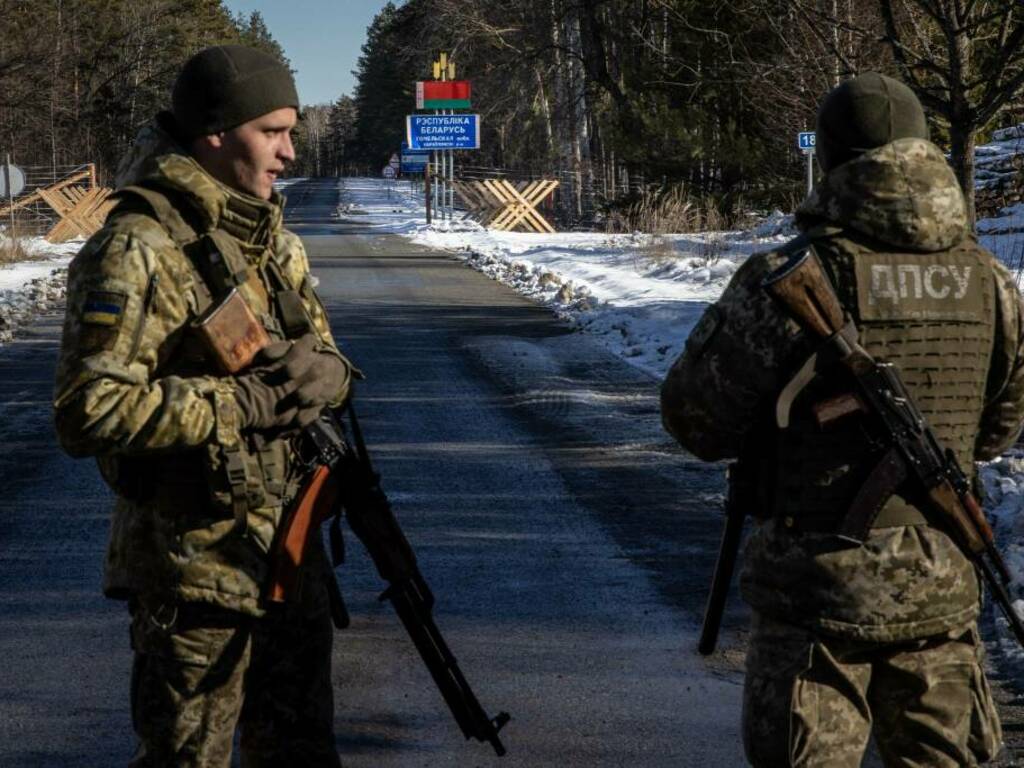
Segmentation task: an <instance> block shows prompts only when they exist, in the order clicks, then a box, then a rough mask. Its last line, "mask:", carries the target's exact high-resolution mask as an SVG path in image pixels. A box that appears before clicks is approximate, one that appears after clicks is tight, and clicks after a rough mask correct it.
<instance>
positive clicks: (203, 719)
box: [130, 604, 341, 768]
mask: <svg viewBox="0 0 1024 768" xmlns="http://www.w3.org/2000/svg"><path fill="white" fill-rule="evenodd" d="M333 632H334V628H333V625H332V624H331V619H330V614H329V613H323V614H318V615H315V616H312V617H306V618H300V619H297V620H287V621H286V620H284V619H283V618H264V619H255V618H252V617H246V616H242V615H240V614H236V613H234V612H230V611H224V610H222V609H217V608H206V607H202V606H195V605H188V604H186V605H182V606H179V607H177V608H175V607H171V608H168V607H166V606H161V607H159V608H158V609H156V610H149V609H147V608H145V607H142V606H134V607H133V610H132V626H131V636H132V648H133V650H134V651H135V660H134V665H133V668H132V689H131V698H132V721H133V725H134V727H135V732H136V734H137V736H138V739H139V745H138V748H137V750H136V754H135V756H134V758H133V759H132V761H131V763H130V766H131V768H156V767H157V766H159V767H160V768H164V767H167V768H170V767H171V766H173V767H174V768H199V767H200V766H201V767H202V768H222V767H223V768H228V766H230V765H231V750H232V741H233V738H234V733H235V729H236V727H237V728H238V729H239V731H240V747H241V764H242V766H244V767H245V768H271V767H275V768H276V767H278V766H280V767H282V768H283V766H296V765H301V766H309V767H311V768H338V766H340V765H341V762H340V760H339V758H338V754H337V751H336V749H335V744H334V732H333V721H334V702H333V691H332V688H331V644H332V640H333Z"/></svg>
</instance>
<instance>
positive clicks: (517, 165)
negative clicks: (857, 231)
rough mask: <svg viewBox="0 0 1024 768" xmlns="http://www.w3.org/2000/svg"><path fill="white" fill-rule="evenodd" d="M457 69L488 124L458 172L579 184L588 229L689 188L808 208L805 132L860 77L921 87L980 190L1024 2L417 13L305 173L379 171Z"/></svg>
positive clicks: (773, 0)
mask: <svg viewBox="0 0 1024 768" xmlns="http://www.w3.org/2000/svg"><path fill="white" fill-rule="evenodd" d="M442 50H443V51H447V52H449V54H450V55H451V56H452V58H453V60H454V61H455V62H456V65H457V67H458V72H457V76H458V77H460V78H467V79H469V80H471V81H472V85H473V111H474V112H478V113H480V114H481V120H482V148H481V149H480V150H479V151H477V152H473V153H469V152H467V153H460V156H459V160H458V162H460V163H462V164H463V165H472V166H488V167H493V168H500V169H507V170H509V171H516V172H519V173H521V174H534V175H551V174H554V173H557V174H559V178H560V179H561V181H562V184H563V192H567V193H566V194H563V195H561V201H562V206H563V209H565V210H563V214H566V215H567V217H568V218H570V219H572V218H576V219H583V220H587V219H593V218H594V216H595V213H596V214H597V215H598V216H600V215H601V213H602V209H603V210H604V212H605V213H607V212H608V210H609V207H611V209H613V210H614V208H615V207H616V205H618V206H619V208H620V209H622V207H623V204H627V203H629V202H631V201H635V200H636V199H637V197H638V195H640V191H639V188H640V187H642V188H644V189H647V190H659V189H660V190H662V194H665V195H666V196H668V195H669V193H670V192H671V197H672V198H673V199H678V195H679V185H682V187H683V189H684V190H685V195H686V196H687V197H688V198H691V199H693V200H697V201H705V202H706V201H711V202H712V203H713V204H714V207H715V208H716V209H717V210H718V211H719V212H721V213H725V214H726V215H731V214H732V213H733V212H735V211H737V210H741V209H744V208H749V207H751V206H756V207H764V206H768V205H782V206H784V207H787V208H791V207H792V205H793V203H794V202H795V201H797V200H798V199H800V198H801V197H802V196H803V192H804V185H805V181H804V178H805V171H804V168H805V162H804V160H803V158H802V157H801V156H800V154H799V152H798V151H797V148H796V133H797V132H798V131H800V130H809V129H813V127H814V121H815V114H816V110H817V105H818V103H819V101H820V99H821V97H822V96H823V95H824V94H825V93H826V92H827V91H828V90H829V89H830V88H831V87H832V86H834V85H835V84H837V83H838V82H840V81H841V80H842V79H844V78H847V77H850V76H852V75H855V74H857V73H860V72H865V71H872V70H873V71H880V72H884V73H887V74H890V75H893V76H895V77H897V78H899V79H901V80H903V81H904V82H907V83H908V84H909V85H911V86H912V87H913V88H914V90H915V91H916V92H917V93H918V95H919V96H920V98H921V100H922V102H923V103H924V105H925V107H926V110H927V112H928V115H929V119H930V122H931V128H932V134H933V138H934V139H935V140H936V141H937V142H938V143H939V144H940V145H942V146H943V147H944V148H945V149H946V150H947V151H950V153H951V162H952V164H953V166H954V170H956V172H957V174H958V177H959V178H960V179H961V183H962V184H963V186H964V187H965V188H966V189H973V176H974V169H973V147H974V144H975V142H976V141H977V140H978V139H979V137H984V135H985V132H986V131H989V130H991V129H992V128H995V127H999V126H1000V125H1003V124H1007V123H1010V122H1013V121H1017V120H1020V119H1021V118H1022V114H1021V101H1020V98H1019V94H1020V91H1021V86H1022V83H1024V5H1022V4H1021V3H1019V2H1008V0H972V2H968V3H961V2H946V1H945V0H718V1H717V2H707V0H502V2H500V3H495V2H491V1H490V0H407V1H406V2H404V3H388V4H387V5H386V6H385V7H384V8H383V10H381V12H380V13H379V14H377V16H376V18H375V19H374V20H373V22H372V24H371V25H370V27H369V30H368V34H367V39H366V42H365V44H364V45H363V49H362V56H361V57H360V59H359V63H358V67H357V73H356V74H357V76H358V83H357V86H356V90H355V93H354V94H352V99H351V100H350V99H347V98H346V99H343V100H342V101H340V102H339V103H338V104H337V105H335V106H333V107H332V106H329V105H328V106H326V107H325V108H324V114H323V115H322V118H321V121H320V122H321V123H322V124H323V126H324V127H323V136H324V139H323V149H322V151H319V152H314V150H315V149H316V147H317V146H319V144H317V143H316V142H314V144H313V145H311V146H309V147H307V153H306V156H305V159H304V162H307V161H308V160H309V158H310V157H312V155H311V154H310V153H314V154H315V155H316V157H317V162H318V164H319V168H320V169H321V171H322V172H323V171H326V172H331V171H333V170H334V169H336V168H338V167H340V165H342V164H344V163H348V164H349V165H351V164H353V163H362V164H364V166H365V167H366V168H367V169H368V170H372V171H374V172H377V171H378V170H379V168H380V166H381V165H382V164H383V163H385V162H386V160H387V158H388V156H389V155H390V154H391V153H392V152H394V151H395V150H396V149H397V148H398V147H399V145H400V142H401V140H402V138H403V132H404V116H405V115H406V114H409V113H410V112H411V111H413V104H414V90H413V88H414V82H415V81H416V80H417V79H421V80H422V79H428V78H429V77H430V74H431V73H430V62H431V61H432V60H433V59H434V58H435V57H436V55H437V53H438V52H439V51H442ZM307 168H308V162H307ZM654 194H655V195H657V194H658V193H657V191H655V192H654ZM698 208H700V206H698Z"/></svg>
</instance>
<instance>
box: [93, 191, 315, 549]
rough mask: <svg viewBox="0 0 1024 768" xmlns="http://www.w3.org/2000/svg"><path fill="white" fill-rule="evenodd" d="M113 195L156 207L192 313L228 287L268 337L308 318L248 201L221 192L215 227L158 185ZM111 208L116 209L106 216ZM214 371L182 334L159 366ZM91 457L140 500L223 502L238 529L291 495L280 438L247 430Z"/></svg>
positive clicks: (121, 489)
mask: <svg viewBox="0 0 1024 768" xmlns="http://www.w3.org/2000/svg"><path fill="white" fill-rule="evenodd" d="M118 196H119V197H120V198H121V200H122V202H121V206H124V207H123V208H121V210H122V211H138V210H144V211H145V212H146V213H147V214H150V215H153V216H155V217H156V219H157V220H158V221H159V222H160V224H161V226H162V227H163V228H164V230H165V231H166V232H167V233H168V235H169V236H170V237H171V239H172V240H173V241H174V243H175V244H176V245H177V246H178V247H179V248H180V249H181V250H182V252H183V253H184V254H185V255H186V257H187V258H188V262H189V264H190V266H191V269H192V272H193V286H192V290H193V292H194V293H193V303H194V305H195V308H196V316H197V317H198V316H201V315H202V314H203V313H204V312H205V311H206V310H207V309H209V308H210V307H211V306H212V305H213V304H215V303H216V302H218V301H219V300H220V299H221V298H223V297H224V296H225V295H226V294H227V293H228V292H229V291H230V290H231V289H232V288H236V289H238V291H239V293H241V295H242V297H243V298H244V299H245V301H246V303H247V304H248V305H249V308H250V309H251V310H252V311H253V314H254V315H255V316H256V317H257V318H258V319H259V320H260V322H261V324H262V325H263V327H264V328H265V329H266V331H267V334H268V335H269V336H270V338H271V339H272V340H275V341H277V340H282V339H288V338H297V337H298V336H301V335H302V334H304V333H306V332H307V331H308V330H309V329H310V328H312V327H313V326H312V321H311V319H310V318H309V316H308V313H307V312H306V310H305V307H304V305H303V303H302V301H301V299H300V298H299V294H298V292H297V291H296V290H295V289H294V288H293V287H292V286H290V285H289V284H288V282H287V280H286V279H285V277H284V271H283V269H282V268H281V266H280V265H279V264H278V263H277V262H276V261H275V259H276V254H275V253H274V252H273V249H272V248H270V242H269V238H270V236H271V235H272V233H271V232H270V231H269V228H264V229H265V231H262V232H261V231H258V229H256V230H254V228H253V227H252V225H251V222H253V221H256V220H258V219H259V217H258V209H256V208H255V207H254V206H250V205H249V204H247V203H245V202H244V201H243V200H240V199H236V198H229V199H228V205H227V208H226V210H225V212H224V215H222V216H221V218H220V219H219V221H218V222H217V228H216V229H212V230H209V231H202V232H200V231H197V230H199V229H200V227H199V226H193V223H192V222H191V221H186V219H185V217H184V216H183V215H182V211H185V210H187V207H186V206H185V205H182V204H179V205H175V203H174V202H173V201H172V200H171V199H169V198H168V195H167V194H166V193H165V192H164V191H159V190H155V189H152V188H150V187H144V186H133V187H127V188H125V189H122V190H119V191H118ZM179 202H180V201H179ZM121 206H119V207H121ZM118 212H119V211H118V210H117V209H115V211H114V212H113V213H112V214H111V215H112V216H114V215H117V214H118ZM264 221H265V219H264ZM243 238H245V239H243ZM214 371H216V367H215V366H214V364H213V362H212V361H211V360H210V358H209V353H208V352H207V351H206V349H205V348H204V347H203V345H202V344H201V342H200V340H199V339H198V338H197V337H196V336H195V335H194V334H191V333H186V334H185V336H184V338H183V339H182V341H181V342H180V348H179V349H178V350H177V351H176V353H175V354H174V355H172V356H171V358H170V359H169V360H168V361H167V363H166V364H165V365H164V366H162V367H161V370H160V371H159V375H161V376H168V375H176V376H183V377H188V376H199V375H210V374H211V373H212V372H214ZM99 463H100V471H101V473H102V474H103V476H104V478H105V479H106V480H107V481H108V483H110V484H111V486H112V487H113V488H114V490H115V491H117V492H118V493H120V494H121V495H123V496H126V497H128V498H136V499H139V500H141V499H142V498H145V496H146V495H155V494H156V493H161V492H164V493H166V492H170V493H174V494H175V495H176V496H180V497H182V498H183V499H191V500H198V499H196V497H197V496H203V497H205V500H206V501H207V502H209V503H212V505H213V507H214V511H216V510H218V509H219V510H224V511H228V510H231V511H232V512H233V514H234V517H235V522H236V526H237V527H238V528H239V529H244V527H245V525H246V516H247V514H248V513H250V512H252V511H254V510H257V509H260V508H275V507H279V506H281V505H282V504H283V503H284V502H285V501H286V500H287V499H288V498H290V497H291V496H293V495H294V493H295V492H296V490H297V486H298V482H299V478H298V477H296V476H295V473H294V472H293V471H292V470H293V467H292V453H291V448H290V446H289V444H288V443H287V442H286V441H284V440H264V439H262V438H261V437H260V436H259V435H258V434H255V433H251V434H248V435H243V439H242V440H241V441H239V443H238V444H237V445H236V446H234V447H231V448H228V447H225V446H222V445H219V444H217V443H214V442H211V443H209V444H208V445H207V446H206V447H205V448H204V449H199V450H196V451H190V452H186V453H184V454H177V455H173V456H166V457H164V456H160V457H132V458H125V457H105V458H102V459H100V460H99Z"/></svg>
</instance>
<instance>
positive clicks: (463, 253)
mask: <svg viewBox="0 0 1024 768" xmlns="http://www.w3.org/2000/svg"><path fill="white" fill-rule="evenodd" d="M1021 151H1024V125H1022V126H1019V127H1017V128H1013V129H1007V130H1006V131H1000V132H997V133H996V135H995V140H994V141H993V142H992V143H991V144H987V145H983V146H980V147H978V160H979V168H980V169H982V171H984V172H983V173H982V172H979V184H984V183H986V182H987V181H988V180H989V179H990V178H992V176H993V174H998V173H1005V172H1008V169H1009V168H1010V167H1011V166H1010V157H1012V155H1013V154H1014V153H1016V152H1021ZM299 180H300V179H282V180H279V181H277V182H276V183H275V187H276V188H277V189H279V190H287V188H288V187H289V186H291V184H294V183H295V182H297V181H299ZM338 215H339V219H340V220H341V221H347V222H358V223H359V224H360V225H361V228H363V229H365V230H367V231H374V230H376V231H379V232H381V233H382V234H384V233H394V234H402V235H405V236H407V237H409V238H410V239H412V240H413V241H414V242H417V243H420V244H423V245H426V246H431V247H436V248H443V249H446V250H449V251H452V252H454V253H456V254H458V255H459V256H460V257H461V258H463V259H464V260H465V261H466V263H467V264H468V265H469V266H471V267H473V268H474V269H477V270H479V271H481V272H483V273H484V274H487V275H489V276H490V277H492V278H494V279H495V280H499V281H500V282H503V283H506V284H508V285H510V286H511V287H512V288H514V289H515V290H517V291H519V292H520V293H522V294H524V295H526V296H528V297H530V298H532V299H534V300H536V301H538V302H540V303H542V304H544V305H546V306H548V307H550V308H551V309H552V311H554V312H555V313H556V314H558V315H559V316H561V317H563V318H564V319H566V320H567V321H568V322H570V323H572V324H573V325H575V326H576V327H577V328H578V329H579V330H580V331H581V332H585V333H588V334H592V335H593V336H594V337H595V338H597V339H598V340H600V342H601V343H603V344H604V345H605V346H606V347H607V348H608V349H609V350H611V351H612V352H613V353H615V354H617V355H619V356H621V357H623V358H624V359H626V360H628V361H629V362H631V363H632V364H634V365H635V366H637V367H639V368H640V369H642V370H644V371H646V372H648V373H649V374H651V375H652V376H653V377H655V378H661V377H662V376H663V375H664V374H665V372H666V371H667V369H668V367H669V366H670V365H671V363H672V360H673V359H674V358H675V357H676V355H678V354H679V352H680V351H681V349H682V346H683V342H684V341H685V339H686V336H687V335H688V334H689V332H690V329H691V328H692V327H693V325H694V324H695V323H696V321H697V319H698V318H699V317H700V315H701V313H702V312H703V311H704V309H705V308H706V307H707V306H708V304H710V303H711V302H713V301H715V299H717V298H718V296H719V295H720V294H721V292H722V290H723V289H724V288H725V286H726V284H727V283H728V281H729V278H730V277H731V276H732V274H733V273H734V272H735V271H736V269H737V267H738V266H739V265H740V264H741V263H742V262H743V261H744V260H745V259H746V258H747V257H748V256H749V255H750V254H751V253H754V252H756V251H760V250H765V249H768V248H771V247H773V246H774V245H776V244H778V243H781V242H785V241H786V240H787V239H788V238H789V237H791V236H792V234H793V231H792V226H791V217H788V216H785V215H783V214H781V213H778V212H775V213H773V214H772V215H770V216H769V217H767V218H766V219H765V220H764V221H763V222H762V223H761V224H760V225H758V226H757V227H755V228H754V229H752V230H749V231H746V232H704V233H698V234H688V235H657V236H652V235H644V234H639V233H634V234H632V235H609V234H602V233H557V234H553V235H535V234H521V233H503V232H495V231H488V230H485V229H483V228H481V227H479V226H478V225H476V224H474V223H472V222H467V221H462V220H461V219H460V218H459V217H458V216H457V217H456V219H455V220H454V221H447V220H443V221H438V222H435V223H434V224H433V225H432V226H430V227H428V226H426V224H425V222H424V211H423V203H422V192H421V190H420V188H419V187H418V186H415V185H412V184H410V183H407V182H404V181H399V182H386V181H384V180H382V179H347V180H345V181H344V182H343V184H342V198H341V203H340V205H339V209H338ZM1022 228H1024V205H1018V206H1012V207H1010V208H1007V209H1004V210H1003V211H1002V212H1001V215H1000V216H998V217H995V218H992V219H984V220H982V221H980V222H979V223H978V231H979V234H980V239H981V243H982V244H983V245H984V246H985V247H986V248H989V249H990V250H992V251H993V252H994V253H995V254H996V255H997V256H998V257H999V258H1000V259H1001V260H1002V261H1003V262H1004V263H1006V264H1007V265H1008V266H1010V267H1011V268H1013V269H1019V268H1020V266H1021V265H1022V264H1024V234H1022V233H1020V232H1018V231H1015V230H1018V229H1022ZM81 244H82V243H81V241H76V242H71V243H66V244H64V245H60V246H53V245H50V244H48V243H46V242H45V241H43V240H42V239H41V238H33V239H30V240H25V241H23V246H24V247H25V248H26V250H27V251H28V252H29V253H30V254H32V258H33V259H34V260H32V261H28V262H24V263H19V264H13V265H6V266H0V342H4V341H8V340H10V338H12V335H13V333H14V332H15V331H16V329H17V327H18V326H19V325H21V324H23V323H24V322H27V321H28V320H29V319H30V318H31V317H32V316H33V315H34V314H36V313H38V312H41V311H44V310H46V309H48V308H50V307H52V306H54V305H56V303H57V302H59V301H60V300H61V299H62V298H63V295H64V285H65V282H66V277H67V264H68V263H69V261H70V259H71V257H72V256H73V254H74V253H75V252H76V251H77V250H78V248H79V247H81ZM982 477H983V480H984V483H985V486H986V489H987V490H988V491H989V495H990V505H991V507H992V513H993V515H994V519H995V522H996V526H997V528H998V530H999V533H1000V538H1001V540H1002V541H1006V542H1010V543H1009V544H1008V545H1007V546H1006V547H1005V553H1006V557H1007V559H1008V561H1009V562H1010V567H1011V570H1012V572H1013V573H1014V574H1016V579H1017V580H1016V583H1015V587H1016V594H1020V593H1021V591H1022V590H1024V514H1018V513H1019V512H1024V451H1018V450H1014V451H1011V452H1010V453H1009V454H1007V455H1006V456H1004V457H1002V458H1000V459H999V460H997V461H994V462H991V463H990V464H988V465H986V466H983V467H982ZM1021 608H1022V610H1024V604H1022V605H1021ZM1021 658H1022V659H1024V654H1021Z"/></svg>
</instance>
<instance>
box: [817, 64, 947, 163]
mask: <svg viewBox="0 0 1024 768" xmlns="http://www.w3.org/2000/svg"><path fill="white" fill-rule="evenodd" d="M817 131H818V135H817V142H816V143H817V146H816V148H815V149H816V152H817V154H818V162H819V163H820V164H821V168H822V170H823V171H825V173H828V172H829V171H831V170H832V169H833V168H835V167H836V166H839V165H842V164H843V163H845V162H847V161H848V160H852V159H853V158H855V157H857V156H858V155H860V154H861V153H863V152H867V151H868V150H869V149H874V148H875V147H881V146H882V145H883V144H888V143H889V142H890V141H896V139H910V138H918V139H927V138H928V123H927V122H926V121H925V118H924V110H923V109H922V108H921V102H920V101H918V100H917V96H915V95H914V92H913V91H912V90H910V88H908V87H907V86H905V85H904V84H903V83H901V82H899V81H898V80H893V79H892V78H891V77H886V76H885V75H879V74H877V73H876V72H867V73H865V74H863V75H859V76H857V77H855V78H853V79H852V80H847V81H846V82H844V83H841V84H840V85H838V86H836V87H835V88H833V89H832V90H831V91H830V92H829V93H828V95H827V96H826V97H825V100H824V101H823V102H822V103H821V109H820V110H818V129H817Z"/></svg>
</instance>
